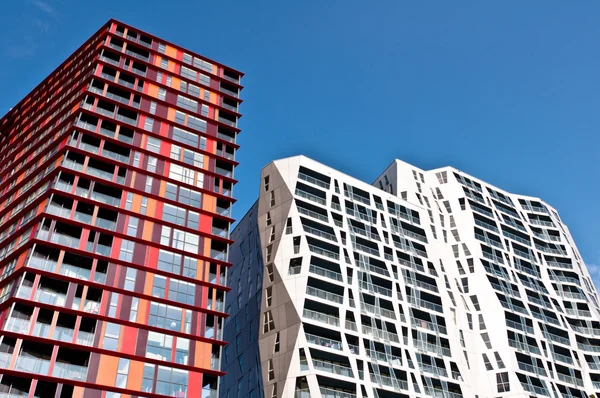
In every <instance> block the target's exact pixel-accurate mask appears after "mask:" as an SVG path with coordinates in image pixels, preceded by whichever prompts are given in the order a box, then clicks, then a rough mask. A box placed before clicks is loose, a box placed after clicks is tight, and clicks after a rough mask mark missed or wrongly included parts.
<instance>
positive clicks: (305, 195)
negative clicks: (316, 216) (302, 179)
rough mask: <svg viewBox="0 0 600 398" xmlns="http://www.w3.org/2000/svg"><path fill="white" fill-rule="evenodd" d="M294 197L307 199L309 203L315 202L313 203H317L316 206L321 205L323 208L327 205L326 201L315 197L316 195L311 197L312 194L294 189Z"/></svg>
mask: <svg viewBox="0 0 600 398" xmlns="http://www.w3.org/2000/svg"><path fill="white" fill-rule="evenodd" d="M296 196H299V197H301V198H304V199H308V200H310V201H311V202H315V203H318V204H320V205H323V206H325V205H326V204H327V202H326V200H325V199H323V198H322V197H320V196H317V195H313V194H311V193H308V192H306V191H302V190H300V189H298V188H296Z"/></svg>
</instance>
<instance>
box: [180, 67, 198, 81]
mask: <svg viewBox="0 0 600 398" xmlns="http://www.w3.org/2000/svg"><path fill="white" fill-rule="evenodd" d="M180 74H181V76H183V77H185V78H188V79H191V80H194V81H196V80H197V79H198V72H196V71H194V70H192V69H190V68H188V67H187V66H181V72H180Z"/></svg>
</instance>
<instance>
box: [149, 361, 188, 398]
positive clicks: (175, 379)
mask: <svg viewBox="0 0 600 398" xmlns="http://www.w3.org/2000/svg"><path fill="white" fill-rule="evenodd" d="M187 385H188V372H187V370H181V369H173V368H169V367H166V366H159V367H158V376H157V378H156V393H157V394H162V395H166V396H171V397H176V396H178V395H182V396H187Z"/></svg>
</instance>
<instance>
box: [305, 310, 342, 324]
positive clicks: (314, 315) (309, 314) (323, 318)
mask: <svg viewBox="0 0 600 398" xmlns="http://www.w3.org/2000/svg"><path fill="white" fill-rule="evenodd" d="M303 316H304V317H305V318H308V319H313V320H315V321H319V322H323V323H326V324H328V325H333V326H340V318H338V317H336V316H333V315H328V314H323V313H321V312H317V311H313V310H309V309H307V308H305V309H304V311H303Z"/></svg>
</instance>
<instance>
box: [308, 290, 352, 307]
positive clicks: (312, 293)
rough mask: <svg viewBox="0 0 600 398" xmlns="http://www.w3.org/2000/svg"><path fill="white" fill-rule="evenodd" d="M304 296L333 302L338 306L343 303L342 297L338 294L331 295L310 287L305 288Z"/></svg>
mask: <svg viewBox="0 0 600 398" xmlns="http://www.w3.org/2000/svg"><path fill="white" fill-rule="evenodd" d="M306 294H308V295H309V296H314V297H318V298H320V299H323V300H327V301H333V302H334V303H338V304H341V303H342V302H343V301H344V296H340V295H339V294H335V293H331V292H328V291H326V290H322V289H317V288H316V287H312V286H307V287H306Z"/></svg>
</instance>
